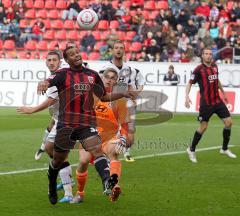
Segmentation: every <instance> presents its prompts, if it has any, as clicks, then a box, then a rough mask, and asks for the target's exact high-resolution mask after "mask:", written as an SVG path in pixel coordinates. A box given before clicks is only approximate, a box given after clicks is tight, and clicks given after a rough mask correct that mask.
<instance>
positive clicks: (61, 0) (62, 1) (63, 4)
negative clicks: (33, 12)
mask: <svg viewBox="0 0 240 216" xmlns="http://www.w3.org/2000/svg"><path fill="white" fill-rule="evenodd" d="M66 7H67V3H66V1H65V0H58V1H57V2H56V8H57V9H59V10H64V9H65V8H66Z"/></svg>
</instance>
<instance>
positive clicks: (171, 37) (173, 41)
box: [164, 31, 178, 50]
mask: <svg viewBox="0 0 240 216" xmlns="http://www.w3.org/2000/svg"><path fill="white" fill-rule="evenodd" d="M164 44H166V48H167V50H173V49H174V48H176V47H177V45H178V39H177V37H176V33H175V31H170V32H169V33H168V34H167V36H166V37H165V42H164Z"/></svg>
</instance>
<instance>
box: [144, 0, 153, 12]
mask: <svg viewBox="0 0 240 216" xmlns="http://www.w3.org/2000/svg"><path fill="white" fill-rule="evenodd" d="M144 9H146V10H155V1H146V3H145V5H144Z"/></svg>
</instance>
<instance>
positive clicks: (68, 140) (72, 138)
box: [54, 126, 98, 152]
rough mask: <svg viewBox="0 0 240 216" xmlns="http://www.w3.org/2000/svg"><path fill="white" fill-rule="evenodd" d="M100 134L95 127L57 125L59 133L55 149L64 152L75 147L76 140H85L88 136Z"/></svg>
mask: <svg viewBox="0 0 240 216" xmlns="http://www.w3.org/2000/svg"><path fill="white" fill-rule="evenodd" d="M91 136H98V131H97V129H96V128H95V127H79V128H72V127H62V126H58V127H57V134H56V137H55V142H54V150H55V151H56V152H64V151H69V150H70V149H73V148H74V146H75V144H76V140H79V141H80V142H82V141H84V140H85V139H87V138H88V137H91Z"/></svg>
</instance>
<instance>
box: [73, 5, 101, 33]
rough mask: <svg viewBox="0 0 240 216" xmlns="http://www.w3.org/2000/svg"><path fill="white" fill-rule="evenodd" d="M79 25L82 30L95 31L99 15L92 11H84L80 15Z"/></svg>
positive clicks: (78, 17) (78, 18)
mask: <svg viewBox="0 0 240 216" xmlns="http://www.w3.org/2000/svg"><path fill="white" fill-rule="evenodd" d="M77 23H78V25H79V26H80V28H82V29H86V30H90V29H93V28H94V27H96V26H97V24H98V15H97V14H96V12H95V11H94V10H92V9H84V10H82V11H81V12H80V13H79V14H78V16H77Z"/></svg>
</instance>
